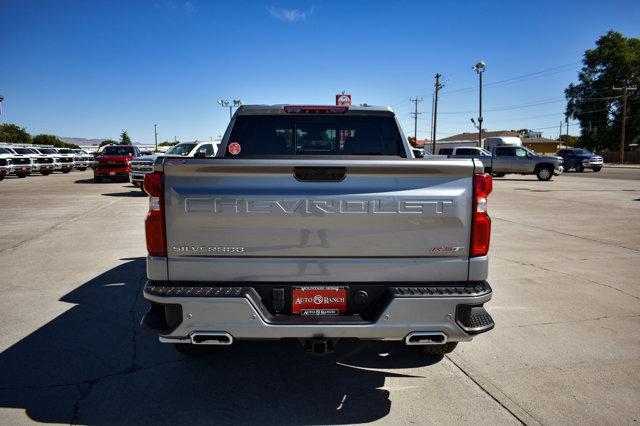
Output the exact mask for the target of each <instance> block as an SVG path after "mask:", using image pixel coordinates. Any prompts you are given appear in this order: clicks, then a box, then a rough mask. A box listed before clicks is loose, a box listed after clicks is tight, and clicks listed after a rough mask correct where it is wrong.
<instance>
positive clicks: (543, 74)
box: [442, 62, 575, 94]
mask: <svg viewBox="0 0 640 426" xmlns="http://www.w3.org/2000/svg"><path fill="white" fill-rule="evenodd" d="M574 64H575V62H574V63H572V64H567V65H562V66H559V67H554V68H550V69H547V70H543V71H537V72H534V73H529V74H523V75H520V76H517V77H511V78H507V79H504V80H498V81H494V82H491V83H487V84H485V85H484V86H485V87H496V86H504V85H508V84H512V83H520V82H522V81H528V80H533V79H536V78H541V77H549V76H552V75H556V74H560V73H563V72H567V71H573V69H572V68H569V69H562V70H558V71H555V72H549V71H550V70H555V69H557V68H563V67H566V66H568V65H574ZM474 89H475V87H473V86H469V87H463V88H460V89H454V90H447V91H445V92H442V93H443V94H451V93H459V92H466V91H470V90H474Z"/></svg>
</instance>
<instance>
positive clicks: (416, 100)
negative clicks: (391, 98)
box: [409, 96, 422, 143]
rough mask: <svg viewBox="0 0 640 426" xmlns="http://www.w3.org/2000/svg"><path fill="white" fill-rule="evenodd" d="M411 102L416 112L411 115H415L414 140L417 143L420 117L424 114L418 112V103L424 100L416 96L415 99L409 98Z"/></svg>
mask: <svg viewBox="0 0 640 426" xmlns="http://www.w3.org/2000/svg"><path fill="white" fill-rule="evenodd" d="M409 100H410V101H411V102H413V103H414V105H415V108H414V112H412V113H411V115H413V138H414V143H415V141H417V140H418V116H419V115H420V114H422V113H421V112H418V102H422V98H419V97H417V96H416V97H415V98H409Z"/></svg>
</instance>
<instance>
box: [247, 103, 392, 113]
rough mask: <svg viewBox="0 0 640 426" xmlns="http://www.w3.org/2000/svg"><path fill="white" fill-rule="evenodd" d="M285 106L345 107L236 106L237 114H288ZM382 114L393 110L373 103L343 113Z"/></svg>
mask: <svg viewBox="0 0 640 426" xmlns="http://www.w3.org/2000/svg"><path fill="white" fill-rule="evenodd" d="M285 106H300V107H322V108H328V107H335V108H345V107H342V106H336V105H297V104H276V105H242V106H241V107H240V108H238V115H251V114H269V115H272V114H283V115H284V114H289V113H287V112H285V110H284V107H285ZM371 113H374V114H382V115H394V112H393V111H392V110H391V108H390V107H385V106H373V105H366V106H356V105H349V106H348V109H347V112H346V113H345V114H349V115H351V114H353V115H360V114H371Z"/></svg>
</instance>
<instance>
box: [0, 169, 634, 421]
mask: <svg viewBox="0 0 640 426" xmlns="http://www.w3.org/2000/svg"><path fill="white" fill-rule="evenodd" d="M588 174H590V173H584V174H576V173H568V174H565V175H563V176H560V177H557V178H554V180H553V181H551V182H539V181H537V180H536V179H535V178H534V177H529V176H527V177H513V178H511V177H508V178H505V179H496V181H495V183H494V193H493V194H492V195H491V198H490V212H491V215H492V218H493V235H492V252H491V253H492V260H491V267H490V281H491V283H492V286H493V288H494V298H493V300H492V301H491V302H490V303H489V304H488V305H487V308H488V310H489V311H490V312H491V313H492V314H493V316H494V319H495V321H496V324H497V325H496V328H495V329H494V330H493V331H491V332H489V333H487V334H484V335H481V336H479V337H478V338H476V339H475V340H474V341H473V342H471V343H464V344H461V345H459V346H458V349H457V350H456V351H455V352H453V353H452V354H450V355H447V356H445V357H444V358H439V357H427V356H423V355H421V354H419V353H416V352H414V351H409V350H407V349H406V348H404V347H402V346H400V345H397V344H389V343H384V344H383V343H364V344H360V345H358V344H355V343H352V342H342V343H340V344H339V345H338V347H337V350H336V353H335V354H332V355H329V356H326V357H322V358H315V357H312V356H309V355H305V354H304V353H303V352H302V350H301V349H300V347H299V345H298V344H297V343H295V342H292V343H289V342H287V343H273V342H251V343H244V342H240V343H238V344H237V345H234V346H232V347H230V348H228V349H224V350H221V351H217V352H213V353H210V354H207V355H204V356H200V357H195V358H186V357H185V356H183V355H180V354H178V353H177V352H175V351H174V350H173V348H172V347H171V346H168V345H161V344H159V343H158V342H157V340H156V339H155V338H154V337H153V336H151V335H150V334H147V333H146V332H144V331H143V330H141V329H140V328H139V327H138V322H139V320H140V317H141V316H142V314H143V312H144V310H145V303H144V301H143V299H142V297H141V288H142V286H143V284H144V278H145V263H144V256H145V242H144V231H143V218H144V216H145V213H146V205H147V199H146V197H145V196H144V195H143V194H142V193H141V192H140V190H138V189H136V188H134V187H132V186H131V185H129V184H128V183H102V184H94V183H93V182H92V179H91V177H92V175H91V172H90V171H87V172H83V173H81V172H74V173H71V174H69V175H61V174H55V175H52V176H48V177H40V176H34V177H30V178H27V179H12V178H9V179H5V180H4V181H3V182H0V200H1V202H0V237H1V238H0V274H1V275H0V278H1V279H0V350H1V351H2V352H1V353H0V367H1V368H0V423H2V424H12V423H25V422H27V421H29V420H34V421H39V422H55V423H83V424H107V423H108V424H113V423H119V424H128V423H130V424H158V423H162V424H168V423H173V424H178V423H179V424H183V423H184V424H189V423H205V422H206V423H213V422H215V423H262V424H276V423H277V424H309V423H313V424H331V423H340V424H345V423H364V422H372V421H379V422H385V423H402V424H405V423H409V422H411V423H435V424H442V423H446V424H450V423H474V424H475V423H481V424H503V423H504V424H509V423H514V424H515V423H519V422H524V423H527V424H535V423H587V424H614V423H615V424H617V423H633V422H637V421H639V420H640V223H639V222H638V218H640V169H625V170H623V171H622V172H621V171H619V170H617V169H604V170H603V171H602V172H601V173H599V174H598V176H597V177H598V178H597V179H595V178H593V176H587V175H588Z"/></svg>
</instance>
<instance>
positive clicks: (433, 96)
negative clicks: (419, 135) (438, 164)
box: [430, 93, 436, 155]
mask: <svg viewBox="0 0 640 426" xmlns="http://www.w3.org/2000/svg"><path fill="white" fill-rule="evenodd" d="M435 103H436V94H435V93H432V94H431V126H430V127H431V129H430V130H431V138H430V139H431V141H432V143H433V107H434V105H435ZM432 154H434V153H433V152H432ZM434 155H435V154H434Z"/></svg>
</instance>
